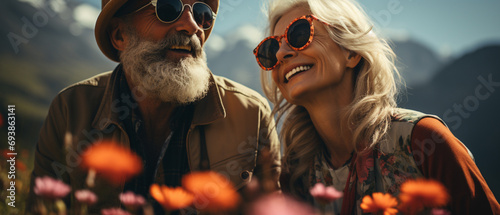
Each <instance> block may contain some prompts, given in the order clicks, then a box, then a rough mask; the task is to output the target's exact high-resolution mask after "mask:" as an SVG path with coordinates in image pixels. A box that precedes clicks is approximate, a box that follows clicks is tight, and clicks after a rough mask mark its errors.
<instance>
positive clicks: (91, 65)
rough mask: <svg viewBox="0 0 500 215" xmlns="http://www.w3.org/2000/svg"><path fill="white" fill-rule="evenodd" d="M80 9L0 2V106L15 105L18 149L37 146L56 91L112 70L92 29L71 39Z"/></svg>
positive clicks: (72, 5)
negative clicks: (39, 134) (98, 45)
mask: <svg viewBox="0 0 500 215" xmlns="http://www.w3.org/2000/svg"><path fill="white" fill-rule="evenodd" d="M54 2H55V3H54ZM56 3H57V4H56ZM58 4H59V5H58ZM78 5H79V4H75V3H74V2H71V1H70V2H68V3H64V1H44V4H42V5H41V6H40V7H38V8H36V7H33V6H32V5H31V4H28V3H24V2H19V1H17V0H2V1H1V2H0V26H2V27H1V28H0V34H1V35H4V36H5V37H4V39H2V40H0V71H1V72H0V91H1V92H2V93H1V96H0V103H1V104H5V105H8V104H15V105H16V112H17V116H18V117H17V122H18V127H17V129H18V132H19V134H22V135H19V138H21V141H18V143H19V144H21V145H25V146H29V147H31V146H32V145H33V143H34V142H35V141H36V139H37V137H38V130H39V128H40V126H41V123H42V121H43V119H44V118H45V115H46V114H47V110H48V106H49V104H50V101H51V100H52V98H53V97H54V96H55V95H56V94H57V93H58V92H59V91H60V90H62V89H63V88H64V87H66V86H68V85H69V84H71V83H74V82H76V81H79V80H83V79H85V78H88V77H91V76H93V75H95V74H98V73H100V72H103V71H106V70H111V69H113V65H114V63H112V62H111V61H109V60H107V59H106V58H105V57H104V55H103V54H101V52H100V51H99V49H98V47H97V45H96V42H95V40H94V33H93V30H92V29H88V28H83V29H81V31H80V33H81V34H79V35H78V36H75V35H74V34H72V33H71V29H74V28H72V26H75V25H77V24H78V23H77V21H76V20H75V19H74V18H73V10H74V8H76V7H77V6H78ZM73 33H74V32H73ZM2 107H3V106H2Z"/></svg>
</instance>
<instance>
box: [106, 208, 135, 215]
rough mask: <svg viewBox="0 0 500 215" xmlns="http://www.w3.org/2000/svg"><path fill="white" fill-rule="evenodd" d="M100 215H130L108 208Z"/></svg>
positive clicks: (120, 210)
mask: <svg viewBox="0 0 500 215" xmlns="http://www.w3.org/2000/svg"><path fill="white" fill-rule="evenodd" d="M101 214H102V215H131V214H130V213H129V212H127V211H124V210H122V209H120V208H108V209H102V210H101Z"/></svg>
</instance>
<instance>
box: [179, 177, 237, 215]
mask: <svg viewBox="0 0 500 215" xmlns="http://www.w3.org/2000/svg"><path fill="white" fill-rule="evenodd" d="M182 186H183V187H184V188H185V189H186V190H188V191H190V192H191V193H192V194H193V195H194V206H195V207H196V209H198V210H200V211H210V212H217V211H228V210H233V209H235V208H236V207H237V206H238V203H239V202H240V196H239V194H238V193H237V192H236V190H235V189H234V186H233V185H232V183H231V182H230V181H229V180H228V179H227V178H226V177H224V176H223V175H221V174H219V173H216V172H213V171H208V172H195V173H191V174H188V175H186V176H184V177H183V178H182Z"/></svg>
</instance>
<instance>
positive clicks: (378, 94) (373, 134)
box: [261, 0, 399, 193]
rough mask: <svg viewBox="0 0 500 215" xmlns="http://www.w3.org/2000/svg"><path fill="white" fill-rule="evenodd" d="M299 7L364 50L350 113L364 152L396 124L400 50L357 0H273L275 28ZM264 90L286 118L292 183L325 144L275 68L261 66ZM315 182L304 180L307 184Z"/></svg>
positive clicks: (284, 137) (337, 38)
mask: <svg viewBox="0 0 500 215" xmlns="http://www.w3.org/2000/svg"><path fill="white" fill-rule="evenodd" d="M296 7H303V8H308V9H310V11H311V12H312V14H314V15H315V16H317V17H318V18H319V19H320V20H322V21H324V22H327V23H329V24H330V25H331V26H332V27H330V26H325V28H326V29H327V31H328V33H329V36H330V38H331V39H332V40H333V41H334V42H336V43H337V44H338V45H339V46H341V47H343V48H344V49H347V50H349V51H352V52H355V53H357V54H359V55H360V56H361V57H362V59H361V61H360V62H359V64H358V66H356V67H355V68H354V78H355V85H354V99H353V102H352V103H351V104H350V105H349V107H347V114H346V115H345V116H344V117H345V119H346V120H347V122H348V125H349V126H348V128H343V129H350V130H351V131H352V134H353V136H352V140H353V142H352V144H353V145H354V148H355V149H356V150H357V151H358V152H360V151H363V150H365V149H368V148H370V147H373V146H374V145H375V144H376V143H377V142H379V141H380V140H381V139H382V138H383V136H384V134H385V133H386V132H387V130H388V129H389V126H390V121H391V115H392V113H393V111H394V109H395V108H396V99H395V97H396V94H397V84H396V78H398V79H399V73H398V70H397V68H396V66H395V54H394V52H393V51H392V49H391V48H390V47H389V45H388V44H387V42H386V41H385V40H383V39H381V38H378V37H377V36H376V34H375V33H373V31H372V26H373V24H372V23H371V21H370V20H369V18H368V16H367V15H366V14H365V12H364V11H363V9H362V8H361V7H360V5H359V4H358V3H357V2H355V1H354V0H273V1H271V2H270V4H269V8H268V9H269V11H268V15H269V17H268V18H269V30H270V31H269V32H270V33H269V34H272V32H274V27H275V25H276V23H277V22H278V20H279V19H280V18H281V17H282V16H283V15H284V14H285V13H286V12H288V11H290V10H291V9H293V8H296ZM261 81H262V85H263V89H264V93H265V94H266V96H267V98H268V99H269V100H270V101H271V102H272V103H273V104H274V110H273V112H274V113H275V114H277V115H278V121H279V120H280V119H283V126H282V129H281V132H280V137H281V141H282V142H283V143H284V145H285V155H284V164H285V171H286V169H288V170H289V171H290V176H291V178H290V183H291V184H290V185H284V186H290V187H291V188H292V189H291V191H292V193H295V191H294V190H293V188H295V187H297V186H300V185H299V184H302V183H304V182H305V183H307V182H306V181H301V178H302V176H304V175H306V174H307V173H308V170H309V168H310V167H311V164H312V161H313V158H314V156H315V155H317V154H318V153H322V151H321V150H323V149H324V148H325V146H324V143H323V141H322V140H321V138H320V137H319V135H318V134H317V132H316V130H315V128H314V125H313V123H312V121H311V118H310V116H309V114H308V112H307V110H306V109H305V108H304V107H301V106H297V105H293V104H291V103H289V102H287V101H286V100H285V99H284V97H283V95H282V94H281V93H280V91H279V89H278V87H277V86H276V84H275V83H274V82H273V80H272V78H271V76H270V72H269V71H261ZM304 185H305V186H309V185H307V184H303V185H302V186H304Z"/></svg>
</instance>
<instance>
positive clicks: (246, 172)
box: [240, 170, 250, 180]
mask: <svg viewBox="0 0 500 215" xmlns="http://www.w3.org/2000/svg"><path fill="white" fill-rule="evenodd" d="M240 177H241V179H243V180H247V179H248V177H250V173H249V172H248V170H245V171H243V172H241V173H240Z"/></svg>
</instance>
